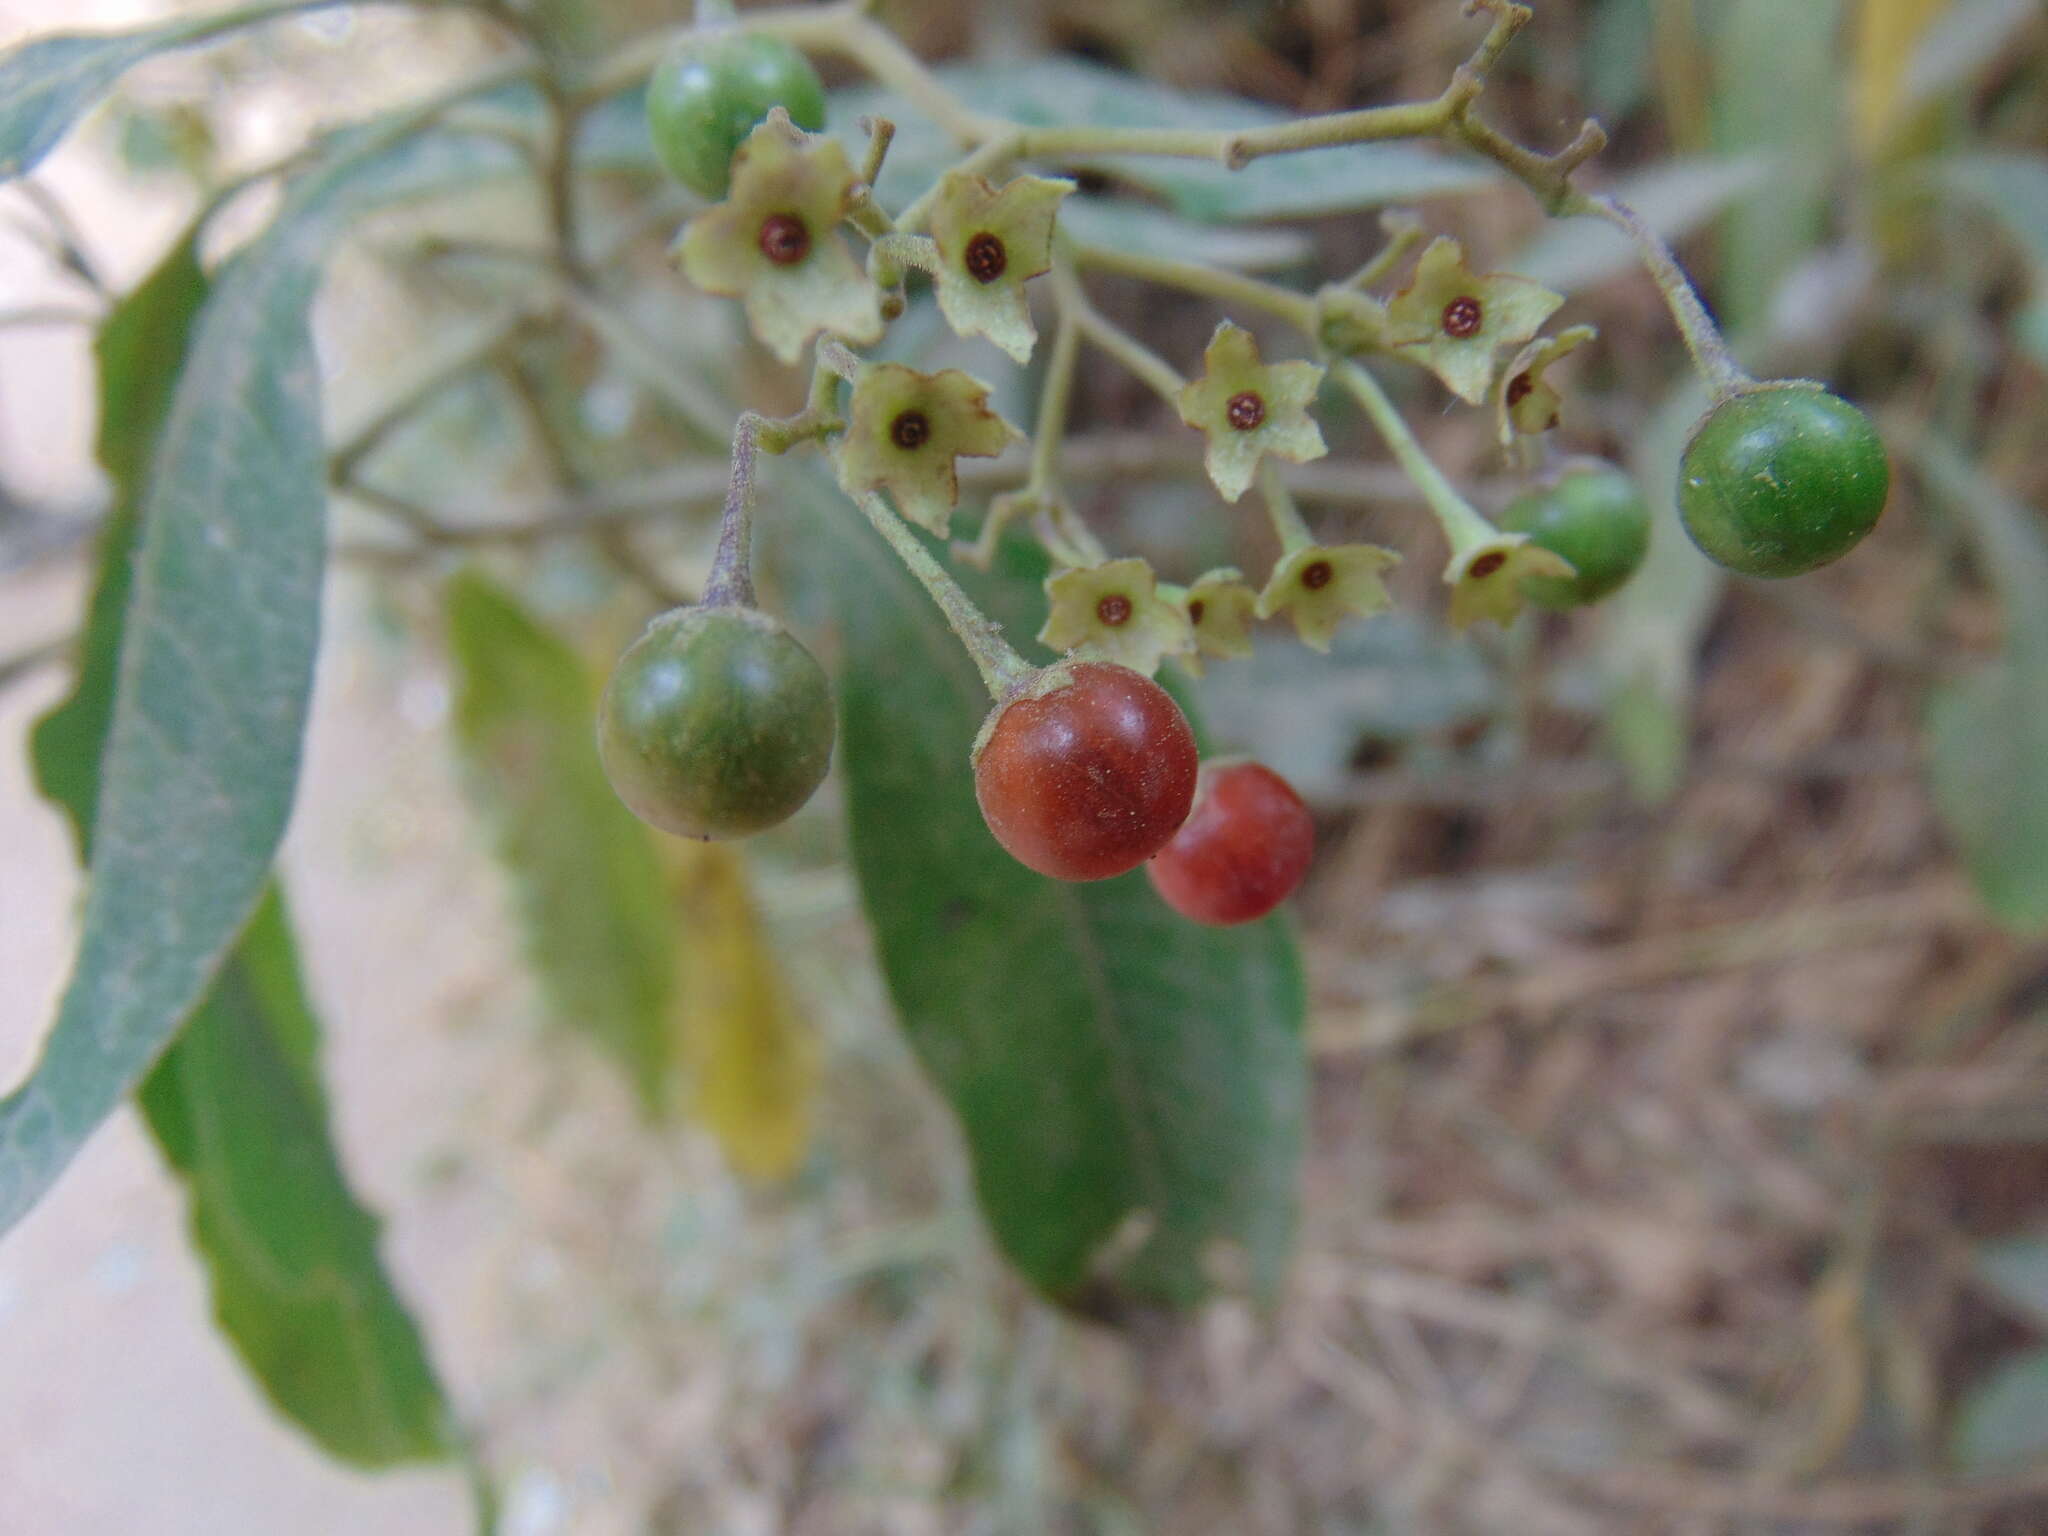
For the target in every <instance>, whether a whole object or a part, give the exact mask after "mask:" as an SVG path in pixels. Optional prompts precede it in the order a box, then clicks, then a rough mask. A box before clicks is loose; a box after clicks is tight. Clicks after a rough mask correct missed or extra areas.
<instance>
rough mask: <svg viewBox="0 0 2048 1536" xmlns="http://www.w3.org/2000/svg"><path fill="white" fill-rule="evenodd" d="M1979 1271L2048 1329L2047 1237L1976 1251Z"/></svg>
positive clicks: (2014, 1240)
mask: <svg viewBox="0 0 2048 1536" xmlns="http://www.w3.org/2000/svg"><path fill="white" fill-rule="evenodd" d="M1977 1272H1978V1273H1979V1274H1980V1275H1982V1276H1983V1277H1984V1278H1985V1280H1987V1281H1988V1282H1989V1283H1990V1284H1991V1285H1992V1287H1993V1288H1994V1289H1996V1290H1997V1291H1998V1293H1999V1294H2000V1295H2002V1296H2004V1297H2005V1298H2006V1299H2007V1300H2009V1301H2011V1302H2013V1303H2014V1304H2015V1305H2017V1306H2020V1307H2023V1308H2025V1309H2026V1312H2027V1314H2028V1315H2029V1316H2030V1317H2031V1318H2032V1319H2033V1320H2034V1322H2035V1323H2037V1324H2038V1325H2040V1326H2042V1327H2044V1328H2048V1236H2037V1237H2012V1238H2007V1239H2005V1240H2004V1241H2003V1242H1996V1243H1985V1244H1984V1245H1983V1246H1982V1247H1980V1248H1979V1249H1978V1250H1977Z"/></svg>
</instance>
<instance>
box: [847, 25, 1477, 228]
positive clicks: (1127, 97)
mask: <svg viewBox="0 0 2048 1536" xmlns="http://www.w3.org/2000/svg"><path fill="white" fill-rule="evenodd" d="M939 75H940V78H941V79H943V80H944V81H945V83H946V85H947V86H948V87H949V88H950V89H952V90H954V91H956V92H958V93H959V94H960V96H961V97H962V99H964V100H966V101H971V102H973V103H974V105H975V107H976V108H977V110H980V111H983V112H987V113H990V114H992V115H995V116H998V117H1007V118H1013V119H1015V120H1016V121H1018V122H1020V123H1025V124H1030V125H1034V126H1048V125H1052V124H1078V123H1086V124H1091V125H1100V126H1111V127H1124V128H1192V129H1230V128H1257V127H1260V126H1263V125H1265V124H1268V123H1274V122H1279V121H1283V120H1284V119H1285V117H1286V114H1285V113H1283V112H1280V111H1279V110H1277V109H1275V108H1273V107H1269V106H1265V105H1263V104H1261V103H1258V102H1253V101H1246V100H1244V99H1243V98H1241V97H1236V96H1227V95H1222V94H1218V93H1216V92H1212V91H1186V90H1178V89H1175V88H1174V87H1172V86H1167V85H1161V84H1159V83H1158V82H1157V81H1153V80H1146V79H1144V78H1142V77H1140V76H1137V75H1130V74H1125V73H1124V72H1122V71H1121V70H1114V69H1106V68H1104V67H1103V66H1101V65H1099V64H1090V63H1086V62H1084V61H1083V60H1080V59H1071V58H1037V59H1029V60H1024V61H1010V62H1005V63H1002V64H961V65H952V66H949V67H946V68H942V69H941V70H940V71H939ZM863 113H880V114H881V115H883V116H885V117H888V118H890V119H891V120H892V121H894V122H895V124H896V126H897V134H896V140H895V142H894V144H892V145H891V147H890V150H889V160H888V163H887V164H886V165H885V166H884V167H883V170H882V176H881V181H880V185H879V186H878V188H877V192H878V194H879V195H880V197H881V199H882V201H883V202H884V203H885V204H886V205H888V206H890V207H900V206H901V205H902V204H904V203H906V202H908V201H909V200H910V199H911V198H913V197H915V196H916V195H917V194H918V193H919V192H921V191H922V190H923V189H924V188H925V187H926V186H928V185H929V184H930V183H931V181H932V180H933V179H934V178H935V177H937V176H939V175H941V174H942V173H943V172H944V171H945V170H946V168H947V166H948V165H950V164H951V163H952V161H953V160H954V159H955V158H957V157H956V155H955V154H954V152H953V149H952V147H951V141H950V140H949V139H948V138H947V137H946V135H944V134H943V133H941V132H940V131H939V130H938V128H937V127H936V126H935V125H933V124H932V123H931V122H930V120H929V119H927V118H925V117H924V116H923V115H922V114H920V113H918V112H917V111H916V109H915V108H914V107H912V106H911V105H910V104H909V103H908V102H905V101H904V100H902V99H901V98H900V97H897V96H895V95H893V94H890V93H888V92H885V91H881V90H878V89H872V88H862V89H859V90H854V91H841V92H837V93H835V94H834V96H833V99H832V116H831V120H832V122H833V123H834V124H835V125H850V124H852V123H853V122H854V121H855V120H856V119H857V118H858V117H859V116H860V115H861V114H863ZM847 131H849V132H850V131H851V130H850V128H848V129H847ZM1085 163H1086V164H1087V165H1088V166H1089V167H1091V168H1093V169H1097V170H1102V171H1106V172H1108V173H1110V174H1112V175H1115V176H1118V177H1121V178H1122V179H1124V180H1126V181H1128V182H1130V183H1131V184H1132V185H1134V186H1140V187H1144V188H1146V189H1148V190H1150V191H1152V192H1156V193H1158V194H1160V195H1161V196H1163V197H1165V198H1166V200H1167V202H1168V203H1169V204H1170V205H1171V206H1172V207H1173V209H1174V211H1175V212H1177V213H1182V214H1185V215H1186V216H1187V217H1189V218H1192V219H1198V220H1204V221H1213V222H1235V221H1239V220H1250V219H1289V218H1306V217H1311V216H1314V215H1319V214H1327V213H1343V212H1348V211H1351V210H1354V209H1359V208H1376V207H1381V206H1384V205H1386V204H1389V203H1403V202H1413V201H1416V200H1418V199H1422V198H1428V197H1440V196H1444V195H1447V194H1451V193H1460V192H1471V191H1474V190H1477V189H1478V188H1481V187H1485V186H1490V185H1493V184H1494V183H1496V182H1497V181H1498V180H1499V175H1498V173H1497V172H1496V171H1495V170H1494V169H1493V168H1492V167H1491V166H1489V165H1487V164H1485V163H1484V162H1483V161H1479V160H1475V159H1470V158H1462V157H1459V156H1456V155H1452V154H1449V153H1446V152H1444V151H1441V150H1438V149H1436V148H1434V147H1432V146H1429V145H1420V144H1400V143H1388V144H1350V145H1343V146H1339V147H1336V148H1331V149H1313V150H1305V151H1303V152H1301V153H1299V154H1292V155H1272V156H1268V157H1266V158H1264V159H1259V160H1254V161H1253V162H1252V163H1251V164H1250V165H1248V166H1246V167H1245V168H1244V169H1243V170H1240V171H1231V170H1226V169H1225V168H1224V167H1223V166H1221V165H1217V164H1210V163H1207V162H1204V161H1200V160H1175V159H1165V158H1160V157H1155V156H1144V157H1140V156H1118V155H1106V156H1094V157H1089V158H1088V159H1087V160H1086V162H1085Z"/></svg>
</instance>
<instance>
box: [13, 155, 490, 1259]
mask: <svg viewBox="0 0 2048 1536" xmlns="http://www.w3.org/2000/svg"><path fill="white" fill-rule="evenodd" d="M418 126H419V120H418V118H417V116H400V117H398V118H396V119H393V120H389V121H386V122H383V123H380V124H375V125H369V126H366V127H365V128H363V129H360V130H357V131H354V132H350V133H346V134H341V135H337V136H336V137H335V138H334V139H333V140H331V141H330V143H329V145H328V153H327V154H325V155H324V156H322V157H321V158H320V159H319V160H318V161H317V163H316V165H315V168H314V169H312V170H310V171H308V172H306V173H305V174H304V175H302V176H301V177H299V178H298V179H297V180H296V181H294V182H293V184H292V186H291V188H290V189H289V191H288V192H287V194H286V197H285V200H284V203H283V206H282V207H281V208H280V210H279V212H278V214H277V216H276V218H275V220H274V221H273V223H272V224H271V226H270V228H269V229H268V230H267V231H266V232H265V233H264V234H263V235H261V236H260V237H258V238H257V239H256V240H255V241H253V242H251V243H250V244H249V245H248V246H247V247H245V248H244V249H243V250H242V251H241V252H240V253H239V254H238V255H237V256H235V257H234V259H233V260H232V261H230V262H229V263H228V264H227V266H226V267H225V268H223V270H222V271H221V272H220V274H219V275H218V277H217V279H216V281H215V283H214V286H213V289H212V292H211V293H210V294H209V295H208V297H207V299H206V302H205V306H204V308H203V309H202V310H201V312H200V314H199V318H198V322H197V325H196V328H195V330H194V332H193V336H192V340H191V344H190V347H189V350H188V352H187V354H186V361H185V366H184V368H183V369H182V370H181V371H180V372H179V373H178V375H177V387H176V393H175V394H174V396H173V398H172V401H171V404H170V406H169V409H168V413H167V414H166V416H165V418H164V424H163V427H162V430H161V432H160V434H159V436H158V440H157V443H156V446H155V450H154V454H153V457H152V458H151V460H150V469H149V475H148V483H147V487H146V490H145V491H144V493H143V495H142V499H141V504H140V507H141V510H140V516H141V531H140V536H139V539H138V542H137V546H136V550H135V556H134V560H133V564H132V570H131V573H130V579H131V590H130V593H129V596H128V599H127V609H126V614H127V625H126V629H125V631H124V633H123V636H122V641H121V650H120V661H119V665H118V668H117V670H116V681H115V690H114V700H113V704H112V708H111V716H110V721H109V725H108V728H107V742H106V749H105V751H104V753H103V754H101V757H100V763H99V778H98V800H97V803H96V806H95V812H94V830H95V835H94V838H93V845H94V850H95V851H94V855H93V863H92V868H91V871H90V880H89V883H88V886H87V892H86V902H85V915H84V921H83V924H82V932H81V935H80V939H79V948H78V957H77V961H76V963H75V965H74V968H73V972H72V977H71V982H70V985H69V986H68V987H67V989H66V991H65V994H64V998H63V1001H62V1002H61V1004H60V1005H59V1008H58V1015H57V1022H56V1025H55V1026H54V1028H53V1029H52V1030H51V1032H50V1035H49V1038H48V1039H47V1040H46V1041H45V1042H44V1045H43V1050H42V1055H41V1057H40V1058H39V1059H38V1061H37V1062H36V1065H35V1067H34V1069H33V1071H32V1072H31V1074H30V1076H29V1077H28V1079H27V1081H25V1082H24V1083H23V1084H22V1085H21V1086H20V1087H19V1088H17V1089H16V1090H15V1092H14V1093H13V1094H11V1095H9V1096H8V1097H7V1098H6V1099H5V1100H0V1230H5V1228H7V1227H8V1226H11V1225H12V1224H13V1223H14V1222H15V1221H16V1220H17V1219H19V1217H20V1216H21V1214H22V1213H23V1212H24V1211H26V1210H27V1209H28V1207H29V1206H30V1205H32V1204H33V1203H34V1202H35V1200H36V1199H37V1198H38V1197H39V1196H40V1195H41V1194H42V1192H43V1191H44V1190H45V1189H47V1188H48V1187H49V1185H50V1183H51V1182H52V1181H53V1180H54V1179H55V1178H56V1177H57V1175H58V1174H59V1173H60V1172H61V1171H62V1170H63V1169H64V1167H65V1165H66V1164H68V1163H69V1162H70V1161H71V1158H72V1157H73V1156H74V1155H75V1154H76V1152H77V1150H78V1148H79V1147H80V1146H81V1145H82V1144H83V1143H84V1141H85V1138H86V1137H87V1136H89V1135H90V1134H91V1133H92V1131H93V1130H94V1129H95V1128H96V1127H97V1126H98V1125H99V1123H100V1122H101V1121H102V1120H103V1119H105V1118H106V1116H107V1115H108V1114H109V1113H110V1112H111V1111H112V1110H113V1109H114V1107H115V1106H116V1105H117V1104H119V1103H120V1101H121V1099H122V1098H123V1097H125V1096H126V1095H127V1093H128V1092H129V1091H130V1090H131V1089H132V1088H133V1087H135V1085H136V1084H137V1083H138V1082H139V1081H140V1080H141V1078H142V1075H143V1073H144V1072H146V1071H147V1070H148V1068H149V1066H150V1064H151V1063H152V1062H153V1061H154V1060H155V1059H156V1057H157V1055H158V1054H159V1053H160V1052H162V1051H163V1049H164V1048H165V1047H166V1046H167V1045H168V1044H169V1043H170V1041H171V1038H172V1036H173V1035H174V1034H175V1033H176V1031H177V1028H178V1026H179V1024H180V1023H182V1022H183V1020H184V1019H185V1017H186V1015H187V1014H188V1013H190V1012H191V1010H192V1009H193V1007H194V1006H195V1005H196V1004H197V1003H198V1001H199V999H200V998H201V997H202V996H203V995H204V993H205V991H206V989H207V987H208V985H209V984H210V982H211V981H212V978H213V976H214V974H215V972H216V971H217V970H218V968H219V967H220V965H221V964H222V962H223V961H224V960H225V959H226V956H227V953H228V951H229V949H230V947H231V946H232V945H233V943H234V940H235V936H236V935H237V934H238V933H239V932H240V930H241V928H242V927H243V925H244V924H245V923H246V922H247V921H248V919H249V917H250V915H251V913H253V911H254V910H255V906H256V902H257V899H258V897H259V896H260V895H261V894H262V891H263V887H264V883H265V881H266V879H267V877H268V874H269V868H270V862H271V858H272V856H273V854H274V853H275V851H276V847H277V840H278V837H279V835H280V834H281V833H282V832H283V830H284V824H285V820H286V818H287V816H288V815H289V813H290V809H291V801H292V793H293V789H294V787H295V785H296V783H297V779H298V765H299V748H300V738H301V735H302V732H303V728H304V723H305V712H306V702H307V695H308V692H309V690H310V688H311V684H312V669H313V653H314V649H315V645H316V641H317V638H318V634H319V613H320V586H321V574H322V568H323V564H324V560H325V555H326V526H325V525H326V486H325V464H324V457H323V452H322V445H321V440H320V418H319V361H318V358H317V357H316V356H315V354H314V350H313V339H312V333H311V328H310V326H309V323H308V318H309V317H308V310H309V308H310V305H311V302H312V298H313V293H314V290H315V288H316V287H317V285H318V282H319V276H320V268H321V262H322V258H323V257H324V254H325V252H326V250H327V248H328V246H329V245H330V244H332V242H333V241H334V240H335V239H336V238H337V237H338V235H339V234H340V232H341V231H342V230H344V229H346V228H347V227H348V226H349V224H350V222H351V221H352V220H353V219H356V218H359V217H360V216H361V215H362V213H363V212H364V211H365V210H366V209H368V208H370V207H373V206H376V205H377V204H378V203H380V202H383V201H388V200H390V199H393V198H396V197H401V196H405V195H409V194H413V193H417V192H420V191H422V190H425V189H427V188H429V187H431V186H433V185H436V184H440V185H446V178H447V176H448V175H449V174H450V173H451V172H461V173H464V174H471V173H473V171H474V167H475V164H476V161H475V158H474V157H473V156H468V155H450V154H449V153H447V145H448V143H449V142H450V141H447V140H439V139H436V140H428V139H426V138H422V137H417V136H414V135H416V133H417V129H418Z"/></svg>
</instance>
